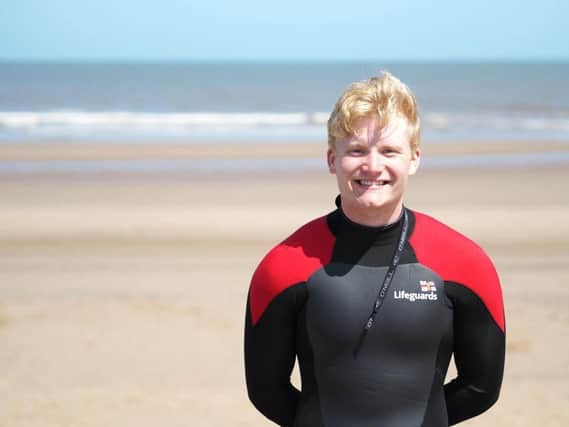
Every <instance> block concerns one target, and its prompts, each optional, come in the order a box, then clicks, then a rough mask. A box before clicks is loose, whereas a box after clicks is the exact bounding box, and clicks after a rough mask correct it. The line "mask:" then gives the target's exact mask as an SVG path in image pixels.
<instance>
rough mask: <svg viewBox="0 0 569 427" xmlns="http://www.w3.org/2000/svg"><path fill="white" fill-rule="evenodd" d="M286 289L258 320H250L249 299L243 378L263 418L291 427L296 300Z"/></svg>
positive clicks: (295, 393) (295, 394)
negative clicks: (254, 321)
mask: <svg viewBox="0 0 569 427" xmlns="http://www.w3.org/2000/svg"><path fill="white" fill-rule="evenodd" d="M302 286H303V285H297V286H293V287H290V288H288V289H286V290H285V291H283V292H282V293H281V294H279V295H278V296H277V297H275V298H274V300H272V302H271V303H270V305H269V306H268V307H267V309H266V310H265V312H264V313H263V315H262V317H261V318H260V319H258V321H257V322H256V323H253V321H252V315H251V307H250V298H249V300H248V301H247V315H246V319H245V376H246V380H247V390H248V393H249V398H250V399H251V402H253V404H254V405H255V407H256V408H257V409H258V410H259V411H260V412H261V413H262V414H263V415H265V416H266V417H267V418H269V419H270V420H272V421H274V422H275V423H277V424H278V425H281V426H292V425H293V422H294V417H295V413H296V406H297V402H298V399H299V396H300V392H299V391H298V390H297V389H296V388H295V387H294V386H293V385H292V384H291V382H290V375H291V372H292V369H293V366H294V361H295V356H296V351H295V340H296V309H295V306H296V300H297V295H296V294H297V293H298V292H299V291H301V289H299V287H302Z"/></svg>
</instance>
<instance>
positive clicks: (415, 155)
mask: <svg viewBox="0 0 569 427" xmlns="http://www.w3.org/2000/svg"><path fill="white" fill-rule="evenodd" d="M420 164H421V149H419V148H416V149H415V150H414V151H413V152H412V153H411V163H410V164H409V175H415V173H417V171H418V170H419V165H420Z"/></svg>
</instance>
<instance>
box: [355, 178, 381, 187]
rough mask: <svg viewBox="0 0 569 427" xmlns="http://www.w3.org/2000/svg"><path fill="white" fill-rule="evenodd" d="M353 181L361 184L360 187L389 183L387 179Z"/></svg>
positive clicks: (379, 185)
mask: <svg viewBox="0 0 569 427" xmlns="http://www.w3.org/2000/svg"><path fill="white" fill-rule="evenodd" d="M355 182H356V183H357V184H358V185H361V186H362V187H366V188H379V187H381V186H383V185H386V184H388V183H389V181H386V180H369V179H356V180H355Z"/></svg>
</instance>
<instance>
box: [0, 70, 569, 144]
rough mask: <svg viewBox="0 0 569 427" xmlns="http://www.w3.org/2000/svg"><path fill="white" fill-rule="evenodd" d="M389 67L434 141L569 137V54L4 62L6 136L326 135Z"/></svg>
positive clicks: (0, 81) (0, 97) (2, 135)
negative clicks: (357, 85)
mask: <svg viewBox="0 0 569 427" xmlns="http://www.w3.org/2000/svg"><path fill="white" fill-rule="evenodd" d="M380 70H388V71H390V72H392V73H393V74H395V75H396V76H398V77H399V78H401V79H402V80H403V81H404V82H406V83H407V84H408V85H409V86H410V87H411V89H412V90H413V91H414V92H415V94H416V96H417V99H418V101H419V106H420V109H421V116H422V123H423V128H422V140H423V142H425V143H428V142H429V141H431V142H440V141H443V142H444V141H452V140H461V141H468V140H473V141H474V140H475V141H485V140H488V141H491V140H497V139H500V140H507V139H518V140H545V139H547V140H552V139H553V140H568V141H569V64H546V63H539V64H538V63H536V64H532V63H503V64H499V63H493V64H476V63H473V64H447V63H439V64H414V63H408V64H393V63H374V64H363V63H362V64H357V63H318V64H306V63H283V64H278V63H271V64H263V63H248V64H236V63H230V64H221V63H220V64H192V63H171V64H170V63H169V64H99V63H92V64H91V63H81V64H57V63H49V64H31V63H29V64H13V63H0V143H2V141H4V142H6V141H11V142H13V141H17V142H20V143H26V142H29V141H112V142H117V143H120V142H121V141H127V142H128V141H148V142H161V141H184V142H188V143H191V142H195V141H212V142H214V141H224V142H232V141H235V142H239V143H246V142H248V141H252V142H259V141H286V142H291V143H294V142H300V141H303V142H305V141H314V142H323V141H325V140H326V120H327V119H328V115H329V112H330V110H331V109H332V107H333V105H334V102H335V100H336V98H337V97H338V95H339V94H340V93H341V92H342V91H343V89H344V88H345V87H347V85H349V84H350V83H351V82H353V81H356V80H362V79H366V78H368V77H369V76H372V75H375V74H377V73H378V72H379V71H380Z"/></svg>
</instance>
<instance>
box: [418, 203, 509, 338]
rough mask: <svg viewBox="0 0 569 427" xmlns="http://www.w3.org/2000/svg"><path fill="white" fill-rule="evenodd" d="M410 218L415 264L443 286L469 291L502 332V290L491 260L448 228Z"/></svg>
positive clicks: (423, 218)
mask: <svg viewBox="0 0 569 427" xmlns="http://www.w3.org/2000/svg"><path fill="white" fill-rule="evenodd" d="M413 216H414V219H415V225H414V228H413V234H412V235H411V238H410V239H409V242H410V244H411V246H412V248H413V250H414V252H415V255H416V257H417V260H418V261H419V262H420V263H421V264H423V265H425V266H427V267H428V268H430V269H431V270H433V271H435V272H436V273H437V274H438V275H439V276H440V277H441V279H443V280H444V281H445V282H451V283H454V284H456V285H460V286H461V287H462V288H463V289H464V288H467V289H469V290H470V291H472V293H474V295H476V296H477V297H478V298H479V299H480V300H481V301H482V302H483V304H484V305H485V306H486V308H487V309H488V311H489V312H490V313H491V315H492V317H493V318H494V320H495V321H496V324H497V325H498V326H499V327H500V328H501V329H502V330H504V327H505V322H504V308H503V304H502V290H501V286H500V279H499V278H498V273H497V272H496V269H495V267H494V264H493V262H492V260H491V259H490V258H489V257H488V255H487V254H486V253H485V252H484V250H483V249H482V248H481V247H480V246H479V245H478V244H477V243H475V242H474V241H472V240H470V239H469V238H468V237H466V236H464V235H463V234H461V233H459V232H458V231H456V230H454V229H453V228H451V227H449V226H448V225H445V224H443V223H442V222H440V221H438V220H436V219H434V218H433V217H430V216H428V215H425V214H423V213H419V212H413Z"/></svg>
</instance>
